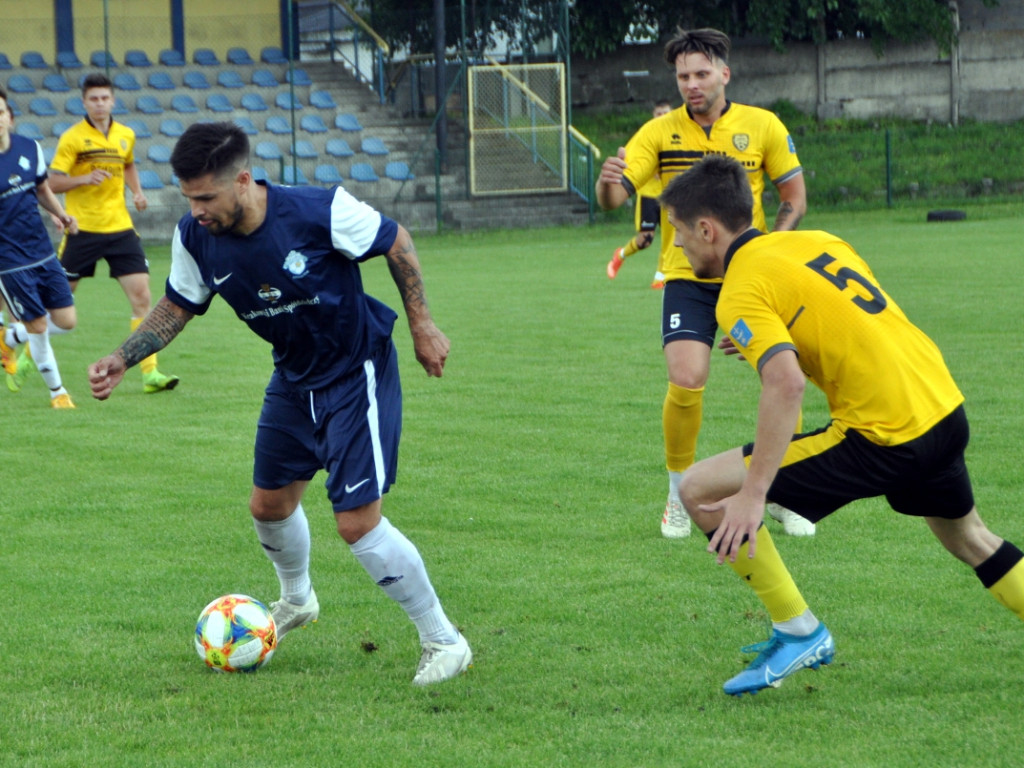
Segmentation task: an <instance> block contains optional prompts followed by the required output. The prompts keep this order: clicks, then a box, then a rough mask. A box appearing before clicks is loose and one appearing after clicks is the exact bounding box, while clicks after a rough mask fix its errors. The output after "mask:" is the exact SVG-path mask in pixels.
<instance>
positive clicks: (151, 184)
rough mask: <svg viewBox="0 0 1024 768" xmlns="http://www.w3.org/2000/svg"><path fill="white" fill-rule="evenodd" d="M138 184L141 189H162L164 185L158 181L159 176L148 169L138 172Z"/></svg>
mask: <svg viewBox="0 0 1024 768" xmlns="http://www.w3.org/2000/svg"><path fill="white" fill-rule="evenodd" d="M139 183H140V184H141V185H142V188H143V189H163V188H164V183H163V182H162V181H160V174H158V173H157V172H156V171H153V170H150V169H149V168H143V169H142V170H141V171H139Z"/></svg>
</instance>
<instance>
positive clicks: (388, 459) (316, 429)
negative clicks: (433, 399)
mask: <svg viewBox="0 0 1024 768" xmlns="http://www.w3.org/2000/svg"><path fill="white" fill-rule="evenodd" d="M401 434H402V386H401V383H400V381H399V378H398V355H397V353H396V352H395V347H394V345H393V344H392V343H391V342H390V341H389V342H388V344H387V345H386V346H384V347H383V348H381V349H380V350H379V351H378V353H377V354H376V355H375V356H374V357H373V358H371V359H370V360H367V361H366V362H365V363H364V364H363V366H362V368H360V369H358V370H357V371H355V372H353V373H351V374H349V375H348V376H346V377H345V378H343V379H341V380H339V381H336V382H334V383H333V384H330V385H329V386H326V387H324V388H322V389H315V390H308V389H300V388H297V387H294V386H292V385H289V384H288V383H286V382H285V381H284V379H283V378H282V377H281V376H280V375H279V374H278V373H277V371H274V374H273V375H272V376H271V378H270V383H269V384H268V385H267V391H266V394H265V396H264V398H263V410H262V411H261V413H260V419H259V424H258V426H257V428H256V447H255V451H254V454H255V457H254V461H253V474H252V482H253V485H255V486H256V487H257V488H263V489H266V490H276V489H278V488H282V487H284V486H286V485H288V484H289V483H293V482H295V481H297V480H311V479H312V478H313V475H315V474H316V473H317V471H318V470H320V469H326V470H327V481H326V483H325V485H326V487H327V496H328V498H330V500H331V505H332V507H333V509H334V511H335V512H344V511H345V510H349V509H355V508H356V507H361V506H363V505H364V504H369V503H370V502H372V501H375V500H377V499H379V498H381V496H383V495H384V494H385V493H387V491H388V489H389V488H390V487H391V484H392V483H394V482H395V475H396V472H397V470H398V441H399V438H400V436H401Z"/></svg>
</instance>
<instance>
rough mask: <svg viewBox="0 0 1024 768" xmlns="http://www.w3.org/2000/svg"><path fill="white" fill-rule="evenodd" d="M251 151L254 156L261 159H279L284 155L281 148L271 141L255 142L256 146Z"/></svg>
mask: <svg viewBox="0 0 1024 768" xmlns="http://www.w3.org/2000/svg"><path fill="white" fill-rule="evenodd" d="M253 152H255V154H256V157H258V158H260V159H261V160H280V159H281V158H282V157H284V155H282V154H281V148H280V147H279V146H277V143H276V142H273V141H258V142H256V147H255V148H254V149H253Z"/></svg>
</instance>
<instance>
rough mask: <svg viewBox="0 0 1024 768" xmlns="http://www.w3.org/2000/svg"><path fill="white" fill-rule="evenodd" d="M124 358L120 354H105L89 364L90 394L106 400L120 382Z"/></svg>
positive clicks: (122, 376) (123, 370)
mask: <svg viewBox="0 0 1024 768" xmlns="http://www.w3.org/2000/svg"><path fill="white" fill-rule="evenodd" d="M125 370H126V369H125V366H124V360H123V359H122V358H121V356H120V355H117V354H113V355H107V356H106V357H104V358H101V359H99V360H97V361H96V362H95V363H93V364H92V365H90V366H89V386H90V387H91V388H92V396H93V397H95V398H96V399H97V400H106V399H107V398H108V397H110V393H111V392H113V391H114V387H116V386H117V385H118V384H120V383H121V379H123V378H124V372H125Z"/></svg>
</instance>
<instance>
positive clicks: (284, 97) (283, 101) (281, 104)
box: [274, 91, 302, 112]
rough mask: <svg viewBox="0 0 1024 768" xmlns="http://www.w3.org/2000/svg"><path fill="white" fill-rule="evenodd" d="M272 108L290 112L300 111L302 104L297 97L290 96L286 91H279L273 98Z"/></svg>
mask: <svg viewBox="0 0 1024 768" xmlns="http://www.w3.org/2000/svg"><path fill="white" fill-rule="evenodd" d="M274 106H276V107H277V108H278V109H284V110H287V111H289V112H290V111H291V110H293V109H296V110H298V109H302V102H301V101H300V100H299V97H298V96H292V94H291V93H289V92H288V91H281V92H280V93H279V94H277V96H275V97H274Z"/></svg>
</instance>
